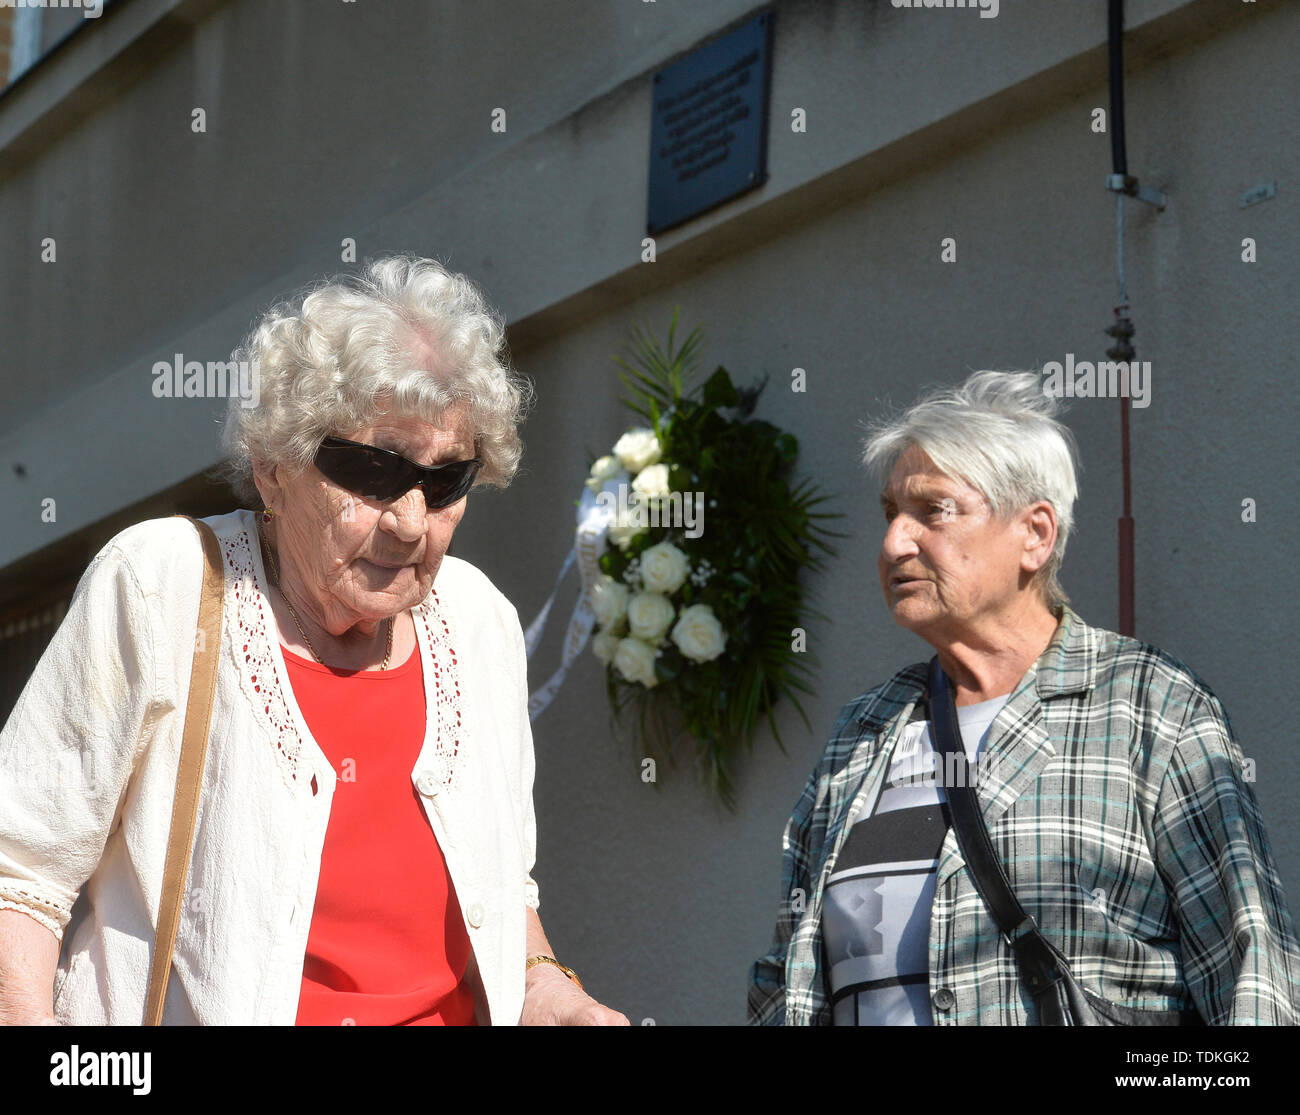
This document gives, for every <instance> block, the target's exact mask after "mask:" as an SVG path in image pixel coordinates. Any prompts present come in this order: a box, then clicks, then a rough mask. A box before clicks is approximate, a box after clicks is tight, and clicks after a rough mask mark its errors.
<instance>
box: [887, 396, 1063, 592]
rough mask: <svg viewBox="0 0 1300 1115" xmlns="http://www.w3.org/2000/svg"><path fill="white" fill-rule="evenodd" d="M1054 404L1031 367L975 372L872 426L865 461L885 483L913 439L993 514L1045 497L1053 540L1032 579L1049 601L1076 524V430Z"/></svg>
mask: <svg viewBox="0 0 1300 1115" xmlns="http://www.w3.org/2000/svg"><path fill="white" fill-rule="evenodd" d="M1059 409H1060V406H1059V403H1058V402H1057V400H1056V399H1054V398H1050V397H1048V396H1047V395H1045V394H1044V393H1043V389H1042V380H1041V379H1040V377H1039V376H1038V375H1036V374H1035V373H1034V372H992V371H984V372H976V373H974V374H973V375H972V376H970V377H969V378H968V379H967V380H966V382H965V383H963V384H962V385H961V386H960V387H949V388H942V389H940V390H937V391H933V392H931V393H930V394H928V395H926V396H925V397H924V398H922V399H921V400H920V402H918V403H916V404H914V405H913V406H911V407H909V408H908V409H907V410H905V411H904V412H903V413H902V414H900V415H898V416H897V417H895V418H888V419H883V420H881V421H880V422H878V423H876V424H875V425H873V426H872V427H871V430H870V432H869V435H868V437H867V440H866V442H865V445H864V453H863V464H865V465H866V466H867V467H868V468H869V469H870V470H871V472H872V474H873V475H874V476H875V478H876V479H877V480H878V481H879V482H880V483H882V484H883V483H884V482H885V481H886V480H887V478H888V476H889V474H890V473H891V472H892V471H893V469H894V465H895V463H896V462H897V460H898V458H899V456H901V455H902V453H903V452H904V451H905V450H906V449H908V448H909V447H911V446H916V447H917V448H918V449H921V450H922V451H924V452H925V454H926V455H927V456H928V457H929V458H930V459H931V460H932V461H933V462H934V463H935V465H936V466H938V468H939V470H940V471H941V472H943V473H944V474H945V475H946V476H951V477H953V478H955V479H960V480H964V481H965V482H966V483H967V484H969V485H970V486H971V487H972V488H974V489H975V490H976V491H978V492H979V493H980V494H981V495H982V496H983V497H984V498H985V499H986V500H987V501H988V504H989V507H990V509H991V510H992V512H993V514H994V515H995V516H997V517H998V518H1006V517H1008V516H1010V515H1014V514H1015V513H1016V512H1017V511H1021V510H1023V509H1024V508H1026V507H1028V506H1029V505H1030V504H1033V503H1037V502H1038V501H1039V500H1045V501H1047V502H1048V503H1050V504H1051V505H1052V509H1053V510H1054V511H1055V512H1056V545H1055V547H1054V548H1053V550H1052V553H1051V556H1050V557H1049V558H1048V560H1047V563H1046V564H1045V565H1043V567H1042V568H1041V569H1039V570H1038V572H1037V574H1035V577H1034V580H1035V582H1036V583H1037V585H1038V588H1039V590H1040V591H1041V592H1042V595H1043V598H1044V600H1045V601H1046V602H1047V604H1048V606H1049V607H1055V606H1056V605H1057V604H1068V603H1069V600H1070V598H1069V597H1068V596H1066V594H1065V590H1064V589H1063V588H1062V587H1061V582H1060V580H1059V577H1058V574H1059V573H1060V569H1061V562H1062V560H1063V559H1064V557H1065V544H1066V542H1067V541H1068V540H1069V537H1070V528H1071V527H1072V526H1073V524H1074V501H1075V499H1076V498H1078V494H1079V485H1078V480H1077V477H1076V472H1077V470H1078V468H1079V465H1078V447H1077V445H1076V444H1075V440H1074V435H1073V434H1072V433H1071V432H1070V430H1069V427H1067V426H1065V425H1064V424H1063V423H1061V422H1058V421H1057V420H1056V417H1055V416H1056V414H1057V412H1058V410H1059Z"/></svg>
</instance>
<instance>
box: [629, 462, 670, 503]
mask: <svg viewBox="0 0 1300 1115" xmlns="http://www.w3.org/2000/svg"><path fill="white" fill-rule="evenodd" d="M632 491H634V492H636V494H637V495H639V496H641V497H643V498H644V499H656V498H658V497H659V496H666V495H667V494H668V493H669V492H671V491H672V489H671V488H670V487H669V486H668V466H667V465H647V466H646V467H645V468H643V469H642V470H641V471H640V472H638V473H637V474H636V479H635V480H633V481H632Z"/></svg>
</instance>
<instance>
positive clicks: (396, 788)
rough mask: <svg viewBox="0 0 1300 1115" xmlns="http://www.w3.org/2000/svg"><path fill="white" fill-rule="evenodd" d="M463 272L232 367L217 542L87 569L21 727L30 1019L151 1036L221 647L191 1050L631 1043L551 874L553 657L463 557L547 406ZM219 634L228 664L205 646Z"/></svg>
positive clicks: (15, 803) (2, 910)
mask: <svg viewBox="0 0 1300 1115" xmlns="http://www.w3.org/2000/svg"><path fill="white" fill-rule="evenodd" d="M503 348H504V343H503V331H502V328H501V325H500V323H499V322H498V321H497V320H496V319H495V317H494V316H493V314H492V313H491V312H490V311H489V310H488V308H487V307H486V305H485V303H484V301H483V299H482V297H481V295H480V294H479V293H478V291H477V290H476V289H475V288H474V287H473V286H472V285H471V284H470V282H469V281H468V280H467V279H465V278H464V277H463V276H460V275H454V274H449V273H448V272H446V271H445V270H444V269H443V268H442V267H441V266H439V265H438V264H437V263H434V262H432V261H429V260H418V259H409V258H395V259H386V260H380V261H378V262H376V263H373V264H371V265H370V266H369V268H368V269H367V270H366V272H365V274H364V275H363V276H362V277H360V278H351V279H347V278H345V279H337V280H333V281H330V282H328V283H326V284H324V285H320V286H318V287H316V288H315V289H313V290H312V291H310V292H309V293H307V294H306V295H305V296H304V297H301V298H299V299H298V300H296V301H294V302H293V303H291V304H285V305H280V306H277V307H275V308H274V309H272V310H271V311H270V312H269V313H268V314H267V315H266V316H265V318H264V319H263V320H262V322H261V323H260V324H259V325H258V326H257V328H256V329H255V330H254V331H253V332H252V334H251V335H250V336H249V338H248V339H247V341H246V342H245V344H244V345H243V346H242V347H241V348H240V349H239V350H238V351H237V352H236V353H235V359H236V360H240V361H247V362H248V363H249V366H250V367H251V368H252V369H253V370H254V374H256V375H257V376H258V377H259V382H258V387H259V394H260V401H259V403H258V405H257V406H255V407H246V406H243V405H241V401H240V400H232V405H231V408H230V413H229V418H228V421H227V427H226V444H227V447H228V449H229V451H230V473H231V476H232V478H233V480H234V482H235V486H236V488H237V489H238V490H240V491H241V492H242V494H244V495H245V496H246V497H247V498H250V499H251V498H256V499H258V502H259V503H260V504H261V505H262V509H261V510H260V511H257V512H254V511H248V510H244V511H235V512H232V513H230V514H227V515H220V516H216V517H213V518H210V519H207V520H205V522H206V523H207V524H208V525H209V526H210V527H211V528H212V530H213V531H214V532H215V534H216V538H217V541H218V542H219V543H220V550H221V557H222V563H223V570H222V572H223V575H224V597H223V603H224V610H223V619H222V631H221V636H220V646H219V647H208V648H205V647H204V646H203V645H202V639H201V632H199V630H198V628H197V627H196V616H197V614H198V602H199V591H200V583H201V579H202V572H203V568H204V558H203V550H202V547H201V543H200V538H199V535H198V533H197V532H196V529H195V527H194V525H193V524H192V523H190V522H188V521H186V520H185V519H183V518H179V517H173V518H170V519H157V520H152V521H149V522H144V523H140V524H137V525H136V526H134V527H131V528H129V529H128V530H125V531H123V532H122V533H121V534H119V535H117V536H116V537H115V538H114V539H113V540H112V541H110V542H109V543H108V545H107V546H106V547H105V548H104V549H103V550H102V551H101V552H100V553H99V554H98V556H97V557H96V558H95V559H94V561H93V562H92V563H91V565H90V567H89V569H88V570H87V571H86V574H85V576H84V577H83V579H82V581H81V584H80V585H79V586H78V589H77V593H76V596H75V598H74V600H73V602H72V604H71V607H70V609H69V612H68V615H67V617H66V618H65V620H64V622H63V624H62V625H61V627H60V629H59V631H58V632H57V633H56V635H55V637H54V639H53V640H52V642H51V645H50V647H49V649H48V650H47V652H46V654H45V656H44V657H43V658H42V660H41V662H40V664H39V665H38V666H37V668H36V671H35V673H34V674H33V676H32V678H31V680H30V682H29V683H28V686H27V688H26V689H25V690H24V692H23V695H22V697H21V699H20V701H19V703H18V705H17V707H16V708H15V710H14V713H13V715H12V716H11V718H10V720H9V722H8V724H7V725H6V726H5V729H4V732H3V734H2V735H0V1021H8V1022H18V1023H46V1024H49V1023H51V1022H54V1023H68V1024H90V1025H94V1024H132V1025H139V1024H140V1023H141V1021H142V1018H143V1012H144V1007H145V994H146V986H147V983H148V976H149V969H150V960H151V950H152V948H153V943H154V935H155V932H156V930H157V921H158V910H159V905H160V898H159V895H160V892H161V890H162V876H163V862H164V851H165V846H166V841H167V836H168V831H169V822H170V819H171V811H172V802H173V798H174V795H175V787H176V781H177V764H178V754H179V748H180V738H181V730H182V725H183V721H184V719H185V713H186V704H187V694H188V689H189V682H190V673H191V663H192V662H194V661H197V660H198V658H199V657H200V656H201V654H202V653H203V652H204V651H205V649H206V650H207V651H215V652H216V653H217V654H218V655H219V661H218V665H217V671H216V674H217V680H216V689H215V697H214V700H213V708H212V716H211V724H210V729H209V732H208V739H207V751H206V762H205V766H204V774H203V780H202V785H201V792H200V795H199V804H198V810H197V821H196V824H195V830H194V832H195V835H194V839H193V852H192V856H191V859H190V865H189V873H188V882H187V889H186V892H185V900H184V902H183V904H182V906H181V913H180V919H179V929H178V932H177V935H176V943H175V949H174V953H173V960H172V968H171V977H170V980H169V983H168V986H167V993H166V998H165V1000H164V1003H163V1013H162V1021H163V1023H164V1024H187V1023H188V1024H195V1023H198V1024H212V1023H217V1024H229V1023H252V1024H294V1023H297V1024H300V1025H302V1024H324V1025H353V1024H358V1025H396V1024H415V1025H455V1024H473V1023H475V1022H478V1023H493V1024H502V1023H504V1024H513V1023H518V1022H522V1023H526V1024H527V1023H541V1024H545V1023H559V1024H626V1022H627V1020H626V1019H625V1018H624V1017H623V1016H622V1015H621V1014H618V1013H617V1012H615V1011H612V1010H610V1009H608V1008H606V1007H603V1006H601V1005H600V1004H599V1003H597V1002H596V1001H595V1000H593V999H592V998H590V997H589V996H588V995H587V994H586V993H585V992H584V991H583V989H582V986H581V983H580V982H579V980H578V977H577V976H576V974H575V973H574V972H573V971H572V969H570V968H568V967H565V966H564V965H561V964H560V963H559V961H557V960H556V959H555V958H554V954H553V951H552V949H551V947H550V945H549V944H548V942H547V940H546V936H545V934H544V932H543V930H542V925H541V922H540V921H539V919H538V915H537V907H538V889H537V884H536V883H535V882H534V880H533V878H532V870H533V863H534V852H535V845H536V832H535V823H534V816H533V807H532V781H533V747H532V736H531V733H530V731H529V723H528V710H527V686H526V669H525V657H524V646H523V638H522V634H521V631H520V627H519V620H518V617H517V615H516V613H515V610H514V608H513V607H512V606H511V605H510V603H509V602H508V601H507V600H506V599H505V597H504V596H502V595H501V593H500V592H499V591H498V590H497V589H496V588H495V587H494V586H493V585H492V583H491V582H490V581H489V580H488V578H487V577H486V576H484V574H483V573H481V572H480V571H479V570H478V569H476V568H475V567H474V566H473V565H471V564H470V563H469V562H467V561H463V560H460V559H457V558H454V557H451V556H450V555H448V553H447V550H448V547H449V545H450V544H451V539H452V534H453V532H454V531H455V529H456V526H457V524H458V523H459V522H460V520H461V517H462V516H463V515H464V514H465V509H466V498H467V494H468V493H469V492H470V490H471V488H472V487H473V486H474V485H475V484H476V483H481V484H491V485H497V486H504V485H505V484H506V483H508V482H509V480H510V478H511V476H512V474H513V473H514V471H515V468H516V465H517V463H518V460H519V456H520V444H519V438H518V434H517V430H516V427H517V424H518V421H519V418H520V415H521V412H522V408H523V404H524V401H525V396H526V387H525V386H524V384H523V382H522V381H520V380H518V379H517V378H516V377H515V376H514V374H513V373H512V372H510V371H509V370H508V368H507V367H506V366H505V365H504V363H503V361H502V352H503ZM196 638H198V639H199V640H200V645H199V646H198V648H197V649H198V654H196V653H195V651H196V646H195V641H196Z"/></svg>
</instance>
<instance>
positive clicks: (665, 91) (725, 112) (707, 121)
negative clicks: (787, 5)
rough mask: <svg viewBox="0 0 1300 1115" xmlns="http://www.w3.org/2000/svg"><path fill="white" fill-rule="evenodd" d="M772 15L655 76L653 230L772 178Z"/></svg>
mask: <svg viewBox="0 0 1300 1115" xmlns="http://www.w3.org/2000/svg"><path fill="white" fill-rule="evenodd" d="M772 18H773V13H771V12H764V13H763V14H762V15H758V16H755V17H754V18H753V19H751V20H748V21H747V22H745V23H743V24H741V25H740V26H739V27H737V28H736V29H735V30H734V31H729V32H728V33H727V34H725V35H723V36H722V37H721V38H718V39H714V40H713V42H711V43H709V44H708V45H706V46H702V47H700V48H699V49H698V50H694V51H692V52H691V53H690V54H687V55H686V56H684V57H682V58H679V59H678V60H677V61H676V62H674V63H673V64H672V65H671V66H667V67H665V68H664V69H662V70H660V71H659V72H658V73H657V74H655V77H654V107H653V109H652V110H651V111H652V118H651V121H650V203H649V206H648V212H647V214H646V229H647V231H648V232H649V233H650V235H652V236H653V235H655V234H656V233H658V232H662V231H663V230H664V229H666V228H671V227H672V226H673V225H678V224H681V223H682V222H683V221H687V220H689V219H690V218H691V217H694V216H696V215H697V214H699V213H703V212H704V211H705V210H707V209H712V208H713V207H714V206H715V205H720V204H721V203H722V202H724V201H729V200H730V199H731V198H733V197H735V196H736V195H737V194H742V193H744V192H745V191H746V190H752V189H754V188H756V187H758V186H761V185H762V184H763V182H765V181H766V180H767V97H768V86H769V84H770V77H771V58H772Z"/></svg>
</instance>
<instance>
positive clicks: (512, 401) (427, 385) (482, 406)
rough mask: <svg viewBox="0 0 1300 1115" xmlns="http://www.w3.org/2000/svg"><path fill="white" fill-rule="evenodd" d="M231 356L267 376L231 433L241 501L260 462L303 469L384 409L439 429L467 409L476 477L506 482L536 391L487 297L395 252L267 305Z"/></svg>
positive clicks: (230, 464) (234, 416) (238, 409)
mask: <svg viewBox="0 0 1300 1115" xmlns="http://www.w3.org/2000/svg"><path fill="white" fill-rule="evenodd" d="M425 352H427V353H428V356H429V359H427V360H421V356H422V354H423V353H425ZM233 359H235V360H237V361H247V362H248V364H249V365H250V366H251V367H255V368H256V369H257V375H258V377H259V380H258V383H259V394H260V398H259V401H258V405H257V406H255V407H251V408H248V407H244V406H242V405H241V400H240V399H238V398H233V397H232V398H231V400H230V407H229V411H228V413H227V416H226V423H225V428H224V431H223V437H222V440H223V443H224V445H225V448H226V451H227V453H228V461H227V465H226V469H225V475H226V479H227V480H228V481H229V482H230V484H231V486H232V487H233V488H234V489H235V491H236V492H237V493H238V495H239V496H240V498H242V499H250V500H257V499H258V493H257V488H256V486H255V485H254V483H253V462H254V461H257V462H259V463H261V464H263V465H265V466H274V465H287V466H288V467H290V468H292V469H294V470H296V471H301V470H304V469H306V468H308V467H309V466H310V465H311V462H312V460H313V458H314V457H315V455H316V451H317V449H319V448H320V443H321V441H322V439H324V438H325V437H327V436H330V435H336V436H337V435H343V434H346V433H348V432H349V431H353V430H359V429H361V428H363V427H365V426H368V425H369V424H370V423H371V422H372V421H373V420H374V419H375V417H377V415H378V413H379V411H380V410H381V409H382V408H383V406H384V405H386V404H391V406H392V408H393V410H394V411H396V412H397V413H400V414H406V415H414V416H416V417H419V418H422V419H424V420H425V421H426V422H431V423H435V424H436V423H439V422H440V421H441V420H442V417H443V415H444V413H445V412H446V411H447V410H448V409H449V408H451V407H455V406H458V405H461V404H467V405H468V408H469V410H468V413H469V419H470V424H471V426H472V428H473V431H474V441H475V452H476V453H477V455H478V456H480V457H482V458H483V468H482V470H481V472H480V473H479V478H478V483H480V484H491V485H495V486H496V487H500V488H504V487H505V486H506V485H507V484H509V482H510V480H511V478H512V477H513V476H514V473H515V470H516V469H517V468H518V466H519V458H520V456H521V455H522V453H523V447H522V445H521V444H520V441H519V431H518V426H519V422H520V421H521V420H522V418H523V415H524V412H525V410H526V409H527V406H528V404H529V402H530V401H531V398H532V389H531V387H530V386H529V384H528V382H527V381H526V380H525V379H523V378H522V377H521V376H519V375H517V374H516V373H515V372H513V371H512V370H511V369H510V368H509V366H508V363H507V361H506V357H505V327H504V325H503V323H502V321H501V319H500V318H499V316H498V315H497V314H496V312H495V311H494V310H492V309H491V308H490V307H489V306H488V304H487V301H486V299H485V298H484V296H483V294H482V293H481V292H480V291H479V289H478V288H477V287H476V286H475V285H474V284H473V283H472V282H471V281H470V280H469V279H468V278H466V277H465V276H464V275H459V274H455V273H452V272H449V271H447V270H446V268H444V267H443V266H442V265H441V264H440V263H438V262H437V261H435V260H431V259H421V258H418V257H416V256H392V257H387V258H383V259H377V260H374V261H372V262H369V263H367V264H366V265H365V266H364V268H363V270H362V273H361V274H359V275H339V276H335V277H333V278H329V279H325V280H323V281H321V282H318V283H315V284H313V285H312V286H309V287H307V288H306V289H304V290H303V291H301V292H299V293H298V294H297V295H295V296H294V297H293V298H291V299H289V300H287V301H284V302H280V303H277V304H276V305H274V306H272V307H271V308H270V309H269V310H267V311H266V313H265V314H264V315H263V316H262V318H261V320H260V321H259V322H258V324H257V325H256V326H255V327H254V328H253V330H252V332H251V333H249V334H248V336H247V337H246V338H245V339H244V341H243V342H242V344H241V345H240V346H239V347H238V348H237V349H236V350H235V352H234V354H233ZM424 364H427V365H428V366H422V365H424Z"/></svg>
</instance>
